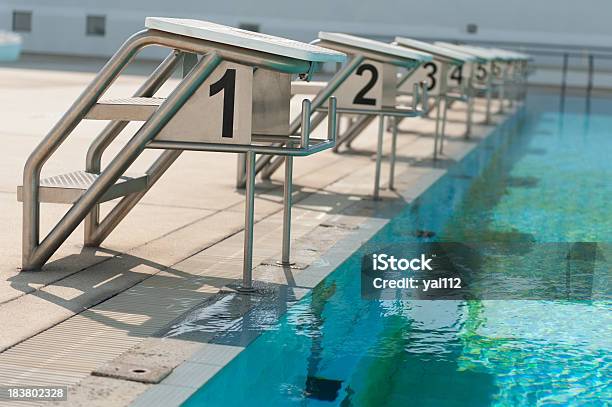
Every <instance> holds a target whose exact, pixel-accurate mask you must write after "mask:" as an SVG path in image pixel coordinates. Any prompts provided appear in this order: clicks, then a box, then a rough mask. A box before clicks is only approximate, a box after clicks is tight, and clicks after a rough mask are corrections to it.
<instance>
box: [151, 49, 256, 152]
mask: <svg viewBox="0 0 612 407" xmlns="http://www.w3.org/2000/svg"><path fill="white" fill-rule="evenodd" d="M252 115H253V69H252V68H250V67H247V66H244V65H239V64H235V63H231V62H225V61H224V62H222V63H221V64H219V66H218V67H217V69H215V71H214V72H213V73H212V74H211V75H210V76H209V77H208V78H207V79H206V80H205V81H204V83H203V84H202V85H201V86H200V87H199V88H198V90H196V92H195V93H194V94H193V95H192V96H191V97H190V98H189V99H188V100H187V102H185V104H184V105H183V107H182V108H181V109H180V110H179V111H178V112H177V113H176V114H175V115H174V117H173V118H172V119H171V120H170V122H169V123H168V124H167V125H166V126H165V127H164V128H163V129H162V131H161V132H160V134H159V135H158V136H157V137H156V140H162V141H164V140H171V141H186V142H196V143H221V144H250V143H251V127H252V121H253V117H252Z"/></svg>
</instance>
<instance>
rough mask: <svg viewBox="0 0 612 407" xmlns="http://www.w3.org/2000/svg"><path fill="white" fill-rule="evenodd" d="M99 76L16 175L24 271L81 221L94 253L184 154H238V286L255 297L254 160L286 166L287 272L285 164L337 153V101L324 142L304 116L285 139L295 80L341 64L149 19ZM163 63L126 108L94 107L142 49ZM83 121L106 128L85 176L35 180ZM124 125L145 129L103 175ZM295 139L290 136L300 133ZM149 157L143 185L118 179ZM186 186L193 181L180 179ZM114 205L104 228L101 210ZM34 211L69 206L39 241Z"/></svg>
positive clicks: (308, 50)
mask: <svg viewBox="0 0 612 407" xmlns="http://www.w3.org/2000/svg"><path fill="white" fill-rule="evenodd" d="M145 25H146V28H147V29H146V30H144V31H141V32H139V33H136V34H134V35H133V36H132V37H130V38H129V39H128V40H127V41H126V43H125V44H123V46H122V47H121V48H120V49H119V50H118V51H117V53H116V54H115V55H114V56H113V57H112V58H111V59H110V60H109V61H108V63H107V64H106V65H105V66H104V68H102V70H101V71H100V72H99V73H98V75H97V76H96V78H95V79H94V80H93V81H92V83H91V84H90V85H89V86H88V87H87V89H86V90H85V91H84V92H83V93H82V94H81V96H80V97H79V98H78V99H77V101H76V102H75V103H74V104H73V106H72V107H71V108H70V110H69V111H68V112H67V113H66V114H65V115H64V116H63V117H62V118H61V119H60V121H59V123H58V124H56V126H55V127H54V128H53V129H52V130H51V131H50V133H49V134H48V135H47V136H46V137H45V139H44V140H43V141H42V142H41V143H40V144H39V145H38V146H37V147H36V149H35V150H34V152H33V153H32V154H31V156H30V158H29V159H28V161H27V163H26V165H25V169H24V182H23V185H24V186H23V187H19V188H18V193H19V197H20V198H21V200H23V225H24V226H23V266H22V269H23V270H35V269H40V268H41V267H42V266H43V265H44V264H45V263H46V261H47V260H48V259H49V258H50V257H51V255H52V254H53V253H54V252H55V251H56V250H57V249H58V247H59V246H60V245H61V244H62V243H63V242H64V241H65V240H66V238H67V237H68V236H69V235H70V234H71V233H72V232H73V231H74V229H75V228H76V227H77V226H78V225H79V223H80V222H81V221H83V220H85V245H86V246H98V245H100V244H101V243H102V242H103V241H104V239H105V238H106V237H107V236H108V235H109V234H110V233H111V232H112V230H113V229H114V228H115V227H116V226H117V225H118V224H119V223H120V222H121V220H122V219H123V218H124V217H125V216H126V215H127V213H128V212H129V211H130V210H131V209H132V208H133V207H134V206H135V205H136V203H137V202H138V201H139V200H140V199H141V198H142V197H143V196H144V195H145V194H146V192H147V191H148V190H149V188H151V186H152V185H153V184H155V182H156V181H157V180H158V179H159V178H160V177H161V176H162V175H163V174H164V172H165V171H166V170H167V169H168V168H169V167H170V166H171V165H172V164H173V162H174V161H175V160H176V159H177V158H178V157H179V155H180V154H181V153H182V152H183V151H185V150H193V151H220V152H229V153H240V154H244V155H246V186H247V191H246V209H245V240H244V263H243V281H242V285H241V288H242V289H244V290H251V289H252V253H253V222H254V220H253V205H254V186H255V158H256V154H272V155H281V156H284V157H285V163H286V168H287V170H286V173H285V175H286V176H285V201H284V217H283V243H282V244H283V263H284V264H288V263H289V248H290V245H289V243H290V226H291V186H292V171H291V170H292V164H293V161H292V158H293V156H307V155H310V154H314V153H317V152H319V151H322V150H325V149H329V148H332V147H333V146H334V144H335V138H336V133H335V131H336V125H335V108H336V104H335V99H334V98H328V99H329V100H330V103H329V106H328V110H327V115H328V116H329V118H330V120H329V128H328V134H327V138H324V139H314V138H311V137H310V129H311V126H310V116H311V105H310V102H309V101H307V100H306V101H304V103H303V104H302V109H303V110H302V115H301V117H300V119H301V120H300V121H298V123H297V125H296V126H295V128H292V130H290V123H289V103H290V98H291V80H290V78H291V76H290V75H292V74H298V75H301V76H304V77H310V75H311V74H312V73H313V72H314V71H315V70H316V69H317V66H318V64H319V63H324V62H343V61H344V60H345V59H346V56H345V55H344V54H343V53H341V52H337V51H333V50H329V49H325V48H321V47H318V46H314V45H309V44H304V43H300V42H296V41H291V40H287V39H283V38H278V37H272V36H269V35H264V34H259V33H253V32H249V31H245V30H240V29H235V28H232V27H226V26H222V25H219V24H214V23H209V22H205V21H198V20H184V19H172V18H157V17H151V18H147V19H146V23H145ZM151 45H156V46H161V47H165V48H169V49H170V50H171V52H170V55H169V56H168V57H167V58H166V59H165V60H164V61H163V62H162V63H161V65H160V66H159V67H158V68H157V69H156V70H155V71H154V72H153V73H152V74H151V76H150V77H149V78H148V79H147V80H146V81H145V82H144V83H143V85H142V86H141V87H140V88H139V89H138V91H137V92H136V94H135V95H134V96H133V97H127V98H123V99H114V100H104V99H102V96H103V95H104V93H105V92H106V90H107V89H108V88H109V87H110V85H111V84H112V83H113V81H114V80H115V79H116V77H117V76H118V75H119V74H120V73H121V71H122V70H123V68H125V66H126V65H127V64H128V63H129V62H130V61H131V60H132V58H133V56H134V55H135V54H136V53H137V52H138V51H140V50H141V49H142V48H144V47H146V46H151ZM180 67H182V69H183V76H184V77H183V79H182V80H181V82H180V83H179V84H178V85H177V86H176V88H175V89H174V90H173V91H172V93H171V94H170V95H169V96H168V97H167V98H155V97H154V96H155V93H156V92H157V90H158V89H159V88H160V87H161V86H162V85H163V84H164V83H165V82H166V80H167V79H168V78H169V77H170V76H171V75H172V73H173V72H174V71H175V70H176V69H177V68H180ZM83 119H92V120H109V121H111V122H110V123H109V124H108V125H107V127H106V128H105V129H104V130H103V131H102V132H101V134H100V135H99V136H98V137H97V138H96V139H95V140H94V141H93V143H92V145H91V146H90V148H89V150H88V153H87V159H86V162H87V164H86V168H85V171H76V172H72V173H70V174H65V175H61V176H56V177H52V178H50V179H47V180H41V179H40V173H41V169H42V166H43V165H44V163H45V162H46V161H47V159H48V158H49V157H50V156H51V155H52V154H53V152H54V151H55V150H56V149H57V148H58V147H59V146H60V144H61V143H62V142H63V141H65V140H66V138H67V137H68V136H69V135H70V133H71V132H72V130H73V129H74V128H75V127H76V125H77V124H78V123H79V122H80V121H81V120H83ZM129 121H142V122H144V123H143V124H142V126H141V127H140V129H139V130H138V131H137V132H136V134H134V135H133V136H132V138H131V139H130V140H129V141H128V142H127V144H126V145H125V146H124V147H123V148H122V149H121V150H120V152H119V153H118V154H117V155H116V156H115V157H114V158H113V159H112V161H111V162H110V164H109V165H108V166H107V167H106V168H102V165H101V157H102V154H103V152H104V150H106V148H107V147H108V146H109V145H110V143H111V142H112V141H113V140H114V139H115V138H116V137H117V136H118V135H119V133H120V132H121V131H122V130H123V129H124V128H125V127H126V125H127V124H128V122H129ZM298 128H299V129H301V130H300V132H299V133H298V132H297V131H296V130H297V129H298ZM145 149H161V150H163V153H162V154H161V155H160V156H159V157H158V159H157V160H156V161H155V162H154V163H153V164H152V165H151V167H150V168H149V169H148V170H147V171H146V173H145V174H142V175H139V176H135V177H134V176H127V175H126V174H124V171H125V170H126V169H127V168H128V167H129V166H130V165H131V164H132V163H133V162H134V161H135V160H136V158H138V156H139V155H140V154H141V153H142V152H143V151H144V150H145ZM186 182H189V180H186ZM118 197H119V198H121V200H120V201H119V203H118V204H117V205H116V206H115V207H114V208H113V209H112V210H111V212H110V213H109V214H108V215H107V216H106V218H104V219H103V220H100V210H99V204H100V202H103V201H107V200H110V199H115V198H118ZM40 202H60V203H69V204H71V205H72V207H71V208H70V209H69V210H68V212H67V213H66V215H65V216H64V217H63V218H62V219H61V220H60V221H59V223H58V224H57V225H56V226H55V227H54V228H53V229H52V230H51V232H50V233H49V234H48V235H47V236H46V237H45V238H44V239H43V240H42V241H40V239H39V223H40Z"/></svg>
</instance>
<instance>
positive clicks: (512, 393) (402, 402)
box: [185, 96, 612, 407]
mask: <svg viewBox="0 0 612 407" xmlns="http://www.w3.org/2000/svg"><path fill="white" fill-rule="evenodd" d="M557 107H558V105H557V100H556V99H554V98H550V97H545V96H531V97H530V99H529V101H528V109H527V111H526V113H525V114H524V116H523V117H522V118H521V119H520V120H519V119H518V118H516V119H515V120H514V121H513V122H511V123H508V124H506V125H505V126H504V127H503V128H501V129H499V130H498V131H497V134H496V135H495V136H493V137H490V138H489V139H487V140H486V141H485V142H483V143H482V144H481V145H480V146H479V147H478V148H477V149H476V150H474V151H473V152H472V153H471V154H470V155H469V156H468V157H466V159H465V160H464V161H463V162H462V163H460V164H457V165H455V166H454V167H453V168H452V169H451V171H450V172H449V174H448V175H447V176H445V177H443V178H442V179H440V180H439V181H438V182H437V183H436V184H434V185H433V186H432V187H431V188H430V189H429V190H428V191H427V192H426V193H425V194H424V195H423V196H421V197H420V198H419V199H418V200H417V201H416V202H414V203H413V204H411V205H409V206H407V207H406V208H405V210H404V211H403V212H402V213H401V214H400V215H399V216H398V217H397V218H395V219H393V220H392V221H391V222H390V223H389V224H388V225H387V226H386V227H384V228H383V229H382V230H381V231H380V232H379V233H377V234H376V235H375V236H374V237H373V238H372V239H371V240H370V241H369V242H368V243H367V244H366V245H364V247H362V248H361V249H360V250H359V251H358V252H357V253H355V254H354V255H353V256H351V257H350V258H349V259H348V260H347V261H346V262H345V263H343V264H342V265H341V266H340V267H339V268H338V269H337V270H336V271H334V272H333V273H332V274H331V275H330V276H328V277H327V278H326V279H325V280H324V281H323V282H322V283H321V284H319V285H318V286H317V287H316V288H315V289H314V290H313V291H312V293H311V294H310V295H308V296H306V297H304V298H303V299H302V300H300V301H299V302H298V303H297V304H296V305H294V306H293V307H291V308H290V309H289V310H288V312H287V314H286V315H284V316H283V317H282V318H281V319H280V321H279V323H278V324H276V325H275V326H273V327H272V328H270V329H269V330H267V331H266V332H264V333H263V334H262V335H261V336H259V337H258V338H257V339H256V340H254V341H253V342H252V343H251V344H250V345H249V347H248V348H247V349H246V350H245V351H244V352H242V353H241V354H240V355H239V356H237V357H236V358H235V359H234V360H233V361H232V362H231V363H229V364H228V365H227V366H226V367H225V368H224V369H222V370H221V371H220V372H219V373H218V374H217V375H216V376H215V377H214V378H212V379H211V380H210V381H208V382H207V383H206V384H205V385H204V386H203V387H202V388H201V389H200V390H198V392H196V393H195V394H194V395H193V396H192V397H191V398H190V399H189V400H187V401H186V403H185V405H186V406H196V405H198V406H201V405H206V406H233V405H236V406H242V405H247V404H248V405H266V406H285V405H299V406H331V405H340V406H439V407H443V406H507V405H559V406H561V405H563V406H565V405H593V406H600V405H608V404H609V403H610V402H611V401H612V385H611V379H610V378H611V377H612V357H611V355H610V350H611V348H612V340H611V339H610V338H612V332H611V328H610V327H612V316H611V315H612V313H611V312H610V311H611V308H612V303H611V302H610V301H604V300H589V301H516V300H515V301H510V300H497V301H492V300H480V301H441V300H439V301H403V302H401V301H364V300H362V299H361V297H360V278H359V273H360V267H361V257H362V256H363V254H365V253H369V252H371V251H372V250H373V249H376V248H379V247H383V246H384V245H386V244H388V243H389V242H393V243H395V244H397V243H402V242H406V243H410V242H415V241H423V240H426V239H425V238H418V237H416V236H417V235H419V233H417V231H419V230H426V231H431V232H434V233H435V235H434V236H432V237H430V239H431V240H439V241H454V242H466V241H467V242H533V243H534V244H537V243H540V242H542V243H544V242H598V243H599V249H598V250H600V252H601V253H602V254H601V255H602V256H608V258H609V256H610V255H612V254H611V252H610V243H611V242H612V216H611V214H610V212H611V211H610V202H612V182H611V180H612V162H611V161H612V137H611V134H610V133H611V132H612V116H610V115H607V114H605V113H606V112H612V103H611V102H608V101H604V100H594V102H593V104H592V106H591V111H590V113H589V114H586V113H585V112H584V109H583V108H584V104H583V101H582V100H578V99H576V100H569V101H568V103H567V105H566V107H565V108H566V111H565V112H564V113H563V114H561V113H559V112H558V111H557V109H556V108H557ZM420 235H423V234H422V233H421V234H420ZM607 264H609V261H608V263H607ZM549 272H550V273H556V272H558V270H550V271H549ZM597 273H599V274H598V275H596V276H594V278H593V281H594V282H595V283H594V285H595V287H594V291H599V292H601V291H604V292H605V291H606V290H607V287H608V286H607V284H609V283H608V281H609V270H607V269H603V270H601V269H599V271H598V272H597Z"/></svg>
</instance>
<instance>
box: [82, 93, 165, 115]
mask: <svg viewBox="0 0 612 407" xmlns="http://www.w3.org/2000/svg"><path fill="white" fill-rule="evenodd" d="M164 100H166V99H164V98H141V97H134V98H122V99H103V100H100V101H99V102H98V103H96V104H95V105H94V107H92V108H91V110H89V112H88V113H87V115H85V118H86V119H90V120H122V121H130V120H134V121H146V120H148V119H149V117H151V115H152V114H153V113H154V112H155V111H156V110H157V108H158V107H159V105H161V104H162V103H163V102H164Z"/></svg>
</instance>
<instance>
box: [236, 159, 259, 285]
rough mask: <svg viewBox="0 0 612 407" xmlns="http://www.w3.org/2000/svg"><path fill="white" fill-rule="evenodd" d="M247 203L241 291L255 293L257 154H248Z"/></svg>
mask: <svg viewBox="0 0 612 407" xmlns="http://www.w3.org/2000/svg"><path fill="white" fill-rule="evenodd" d="M245 196H246V203H245V208H244V253H243V256H244V257H243V260H242V284H241V285H240V287H238V290H239V291H247V292H248V291H253V227H254V225H253V224H254V219H255V152H254V151H248V152H247V153H246V193H245Z"/></svg>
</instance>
